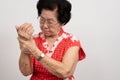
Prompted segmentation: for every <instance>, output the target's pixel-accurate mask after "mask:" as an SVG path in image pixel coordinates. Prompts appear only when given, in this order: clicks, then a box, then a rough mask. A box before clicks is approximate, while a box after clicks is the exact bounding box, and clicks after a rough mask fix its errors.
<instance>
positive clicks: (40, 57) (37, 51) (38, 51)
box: [33, 50, 45, 61]
mask: <svg viewBox="0 0 120 80" xmlns="http://www.w3.org/2000/svg"><path fill="white" fill-rule="evenodd" d="M33 56H34V57H35V58H36V59H37V60H38V61H40V60H41V59H42V58H44V57H45V54H44V53H42V52H41V51H40V50H36V52H35V53H33Z"/></svg>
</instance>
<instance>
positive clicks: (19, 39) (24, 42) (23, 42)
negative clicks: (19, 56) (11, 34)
mask: <svg viewBox="0 0 120 80" xmlns="http://www.w3.org/2000/svg"><path fill="white" fill-rule="evenodd" d="M18 41H19V43H20V44H21V45H23V44H26V41H25V40H23V39H21V38H19V37H18Z"/></svg>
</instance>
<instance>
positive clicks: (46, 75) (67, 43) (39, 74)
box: [30, 29, 85, 80]
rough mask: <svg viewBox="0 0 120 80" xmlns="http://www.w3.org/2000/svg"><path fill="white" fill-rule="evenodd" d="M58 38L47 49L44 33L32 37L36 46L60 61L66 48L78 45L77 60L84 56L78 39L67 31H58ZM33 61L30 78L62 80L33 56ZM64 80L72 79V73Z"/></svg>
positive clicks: (34, 79) (32, 79) (36, 79)
mask: <svg viewBox="0 0 120 80" xmlns="http://www.w3.org/2000/svg"><path fill="white" fill-rule="evenodd" d="M58 35H59V38H58V39H57V40H56V41H55V43H54V45H53V47H52V48H51V49H49V46H48V43H47V41H46V39H45V38H44V34H43V33H42V32H40V33H39V34H38V35H37V36H35V37H34V40H35V42H36V45H37V47H38V48H39V49H40V50H41V51H42V52H43V53H44V54H45V55H47V56H49V57H51V58H53V59H55V60H57V61H60V62H62V58H63V56H64V54H65V52H66V51H67V50H68V48H70V47H72V46H79V47H80V50H79V61H80V60H82V59H84V58H85V53H84V51H83V49H82V47H81V45H80V41H79V40H78V39H76V38H75V37H74V36H72V35H71V34H69V33H66V32H64V31H63V29H61V30H60V32H59V34H58ZM31 59H32V63H33V69H34V70H33V74H32V76H31V78H30V80H63V79H61V78H58V77H56V76H54V75H53V74H51V73H50V72H49V71H48V70H47V69H46V68H45V67H44V66H43V65H41V64H40V62H38V61H37V60H36V59H35V58H34V57H32V58H31ZM64 80H74V77H73V75H72V76H70V77H69V78H67V79H64Z"/></svg>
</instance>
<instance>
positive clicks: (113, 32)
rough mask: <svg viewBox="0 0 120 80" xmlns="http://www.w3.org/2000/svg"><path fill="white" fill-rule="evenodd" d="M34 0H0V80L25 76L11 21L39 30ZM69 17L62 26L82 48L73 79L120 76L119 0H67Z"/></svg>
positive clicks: (104, 79) (101, 79) (116, 78)
mask: <svg viewBox="0 0 120 80" xmlns="http://www.w3.org/2000/svg"><path fill="white" fill-rule="evenodd" d="M36 2H37V0H0V80H28V79H29V77H24V76H22V74H21V73H20V71H19V68H18V59H19V54H20V50H19V46H18V42H17V39H16V38H17V34H16V31H15V25H20V24H23V23H24V22H30V23H32V24H33V26H34V28H35V31H36V32H35V33H37V32H38V31H39V26H38V22H37V10H36ZM70 2H71V3H72V5H73V8H72V19H71V21H70V23H68V24H67V25H66V26H64V28H65V30H66V31H68V32H70V33H72V34H74V35H76V36H77V37H78V38H79V39H80V40H81V43H82V46H83V48H84V50H85V52H86V55H87V57H86V59H85V60H83V61H81V62H79V64H78V65H77V68H76V71H75V77H76V80H120V61H119V60H120V59H119V57H120V5H119V4H120V0H70Z"/></svg>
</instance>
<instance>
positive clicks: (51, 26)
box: [40, 9, 62, 37]
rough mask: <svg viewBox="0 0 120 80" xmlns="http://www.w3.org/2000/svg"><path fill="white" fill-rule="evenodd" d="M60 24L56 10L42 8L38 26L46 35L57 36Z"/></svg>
mask: <svg viewBox="0 0 120 80" xmlns="http://www.w3.org/2000/svg"><path fill="white" fill-rule="evenodd" d="M61 27H62V24H60V23H59V22H58V20H57V10H54V11H50V10H46V9H43V10H42V12H41V16H40V28H41V30H42V32H43V33H44V35H45V36H46V37H55V36H57V34H58V32H59V30H60V28H61Z"/></svg>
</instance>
